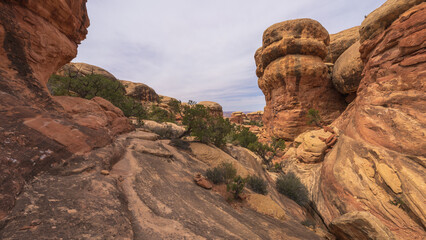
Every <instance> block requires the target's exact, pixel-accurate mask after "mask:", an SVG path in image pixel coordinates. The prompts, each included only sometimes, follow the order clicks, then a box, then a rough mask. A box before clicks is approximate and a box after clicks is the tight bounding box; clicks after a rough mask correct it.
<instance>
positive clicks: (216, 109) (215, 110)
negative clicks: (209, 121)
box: [198, 101, 223, 117]
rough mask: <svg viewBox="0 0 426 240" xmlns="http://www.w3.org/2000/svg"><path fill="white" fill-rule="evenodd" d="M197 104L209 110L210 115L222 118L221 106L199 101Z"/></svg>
mask: <svg viewBox="0 0 426 240" xmlns="http://www.w3.org/2000/svg"><path fill="white" fill-rule="evenodd" d="M198 104H200V105H203V106H204V107H206V108H207V109H209V111H210V114H212V115H213V116H216V117H223V111H222V106H221V105H220V104H219V103H216V102H211V101H201V102H199V103H198Z"/></svg>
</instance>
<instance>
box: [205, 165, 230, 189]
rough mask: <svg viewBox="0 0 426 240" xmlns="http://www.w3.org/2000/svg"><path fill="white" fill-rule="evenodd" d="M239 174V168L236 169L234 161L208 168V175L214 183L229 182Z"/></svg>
mask: <svg viewBox="0 0 426 240" xmlns="http://www.w3.org/2000/svg"><path fill="white" fill-rule="evenodd" d="M236 175H237V169H235V167H234V165H233V164H232V163H226V162H223V163H221V164H219V165H218V166H217V167H215V168H213V169H211V168H209V169H207V171H206V177H207V179H209V180H210V181H212V182H213V183H214V184H220V183H228V182H229V181H230V180H231V179H233V178H234V177H235V176H236Z"/></svg>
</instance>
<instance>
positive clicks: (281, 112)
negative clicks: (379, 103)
mask: <svg viewBox="0 0 426 240" xmlns="http://www.w3.org/2000/svg"><path fill="white" fill-rule="evenodd" d="M328 44H329V36H328V32H327V30H325V29H324V28H323V27H322V26H321V24H319V23H318V22H317V21H314V20H311V19H298V20H290V21H285V22H282V23H277V24H274V25H272V26H271V27H269V28H268V29H267V30H266V31H265V33H264V35H263V46H262V48H260V49H259V50H257V52H256V55H255V60H256V65H257V70H256V72H257V76H258V77H259V80H258V84H259V87H260V89H261V90H262V92H263V93H264V94H265V100H266V107H265V111H264V115H263V122H264V124H265V126H266V128H267V131H268V133H269V135H271V136H275V137H279V138H284V139H294V137H296V136H297V135H298V134H300V133H302V132H304V131H305V130H307V129H310V128H312V127H311V126H309V125H308V124H307V119H306V114H307V111H308V110H309V109H311V108H314V109H317V110H319V112H320V115H321V117H322V119H323V120H324V121H325V122H326V123H330V122H331V121H332V120H334V119H335V118H337V117H338V116H339V115H340V113H341V112H342V111H343V110H344V108H345V103H344V100H343V98H342V96H341V95H340V94H339V93H338V92H337V91H336V90H335V89H334V87H333V84H332V82H331V79H330V78H329V74H328V67H327V66H326V65H325V64H324V63H323V61H322V59H324V57H325V56H326V54H327V45H328Z"/></svg>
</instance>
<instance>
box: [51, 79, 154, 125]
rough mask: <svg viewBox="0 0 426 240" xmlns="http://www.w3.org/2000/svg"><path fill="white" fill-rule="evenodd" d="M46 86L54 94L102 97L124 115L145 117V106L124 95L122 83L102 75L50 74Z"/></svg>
mask: <svg viewBox="0 0 426 240" xmlns="http://www.w3.org/2000/svg"><path fill="white" fill-rule="evenodd" d="M47 87H48V89H49V91H50V92H51V94H52V95H54V96H73V97H81V98H85V99H89V100H90V99H92V98H94V97H102V98H104V99H106V100H108V101H110V102H111V103H112V104H114V105H115V106H116V107H118V108H120V109H121V110H122V111H123V114H124V115H125V116H126V117H136V118H138V120H140V119H144V118H146V110H145V108H144V107H143V106H142V104H140V103H139V102H137V101H136V100H134V99H133V98H131V97H128V96H126V95H125V94H126V91H125V89H124V86H123V84H121V83H120V82H119V81H117V80H115V79H111V78H107V77H105V76H103V75H99V74H90V75H86V76H80V75H77V74H75V75H72V74H69V75H68V76H59V75H52V76H51V77H50V79H49V81H48V83H47Z"/></svg>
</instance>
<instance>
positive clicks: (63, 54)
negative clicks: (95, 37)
mask: <svg viewBox="0 0 426 240" xmlns="http://www.w3.org/2000/svg"><path fill="white" fill-rule="evenodd" d="M88 26H89V19H88V17H87V12H86V1H85V0H75V1H14V0H12V1H1V2H0V112H1V114H0V142H1V144H0V151H1V153H2V154H1V155H0V176H1V182H2V184H0V220H1V219H3V218H4V217H5V216H7V213H8V211H9V210H10V209H11V208H12V207H13V205H14V202H15V197H16V195H17V194H18V193H20V192H21V191H22V187H23V185H24V183H25V181H27V180H30V179H31V177H32V176H34V175H35V174H37V173H38V172H40V171H41V170H46V168H48V167H49V166H54V165H55V164H58V162H61V161H67V160H68V159H69V158H70V157H71V156H72V154H74V153H78V154H82V153H84V152H87V151H89V150H91V149H92V148H95V147H102V146H104V145H105V144H108V143H110V142H111V141H112V139H113V138H114V137H115V135H117V134H119V133H122V132H126V131H129V130H130V129H132V126H131V125H130V123H129V121H128V120H127V118H124V117H123V115H122V113H121V111H119V110H117V109H116V108H115V107H113V106H111V105H110V103H109V102H107V101H106V100H103V99H94V100H93V101H88V100H84V99H76V98H66V99H65V98H52V97H51V96H50V94H49V92H48V90H47V87H46V83H47V81H48V79H49V77H50V75H51V74H52V73H53V72H55V71H56V70H57V69H58V68H59V67H60V66H62V65H64V64H65V63H67V62H69V61H70V60H71V59H73V58H74V57H75V56H76V54H77V44H79V43H80V42H81V41H82V40H83V39H84V38H85V36H86V34H87V27H88ZM86 110H89V111H90V112H86ZM104 117H105V118H104Z"/></svg>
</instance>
